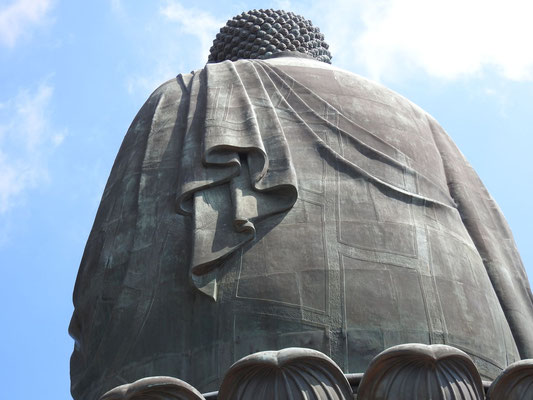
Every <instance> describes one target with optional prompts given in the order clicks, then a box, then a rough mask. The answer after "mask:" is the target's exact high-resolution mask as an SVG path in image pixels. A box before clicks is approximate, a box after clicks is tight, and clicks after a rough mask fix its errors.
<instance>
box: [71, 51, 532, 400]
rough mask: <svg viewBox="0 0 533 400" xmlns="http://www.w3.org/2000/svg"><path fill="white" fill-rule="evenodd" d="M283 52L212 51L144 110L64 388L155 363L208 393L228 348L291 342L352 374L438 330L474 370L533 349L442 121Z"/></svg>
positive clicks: (98, 224)
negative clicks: (247, 56) (240, 54)
mask: <svg viewBox="0 0 533 400" xmlns="http://www.w3.org/2000/svg"><path fill="white" fill-rule="evenodd" d="M298 54H299V53H298ZM284 55H285V56H283V57H276V58H270V59H265V60H240V61H236V62H232V61H224V62H220V63H211V64H207V65H206V67H205V68H204V69H202V70H199V71H196V72H194V73H192V74H186V75H179V76H178V77H177V78H176V79H172V80H170V81H168V82H166V83H165V84H163V85H162V86H161V87H159V88H158V89H157V90H156V91H155V92H154V93H153V94H152V95H151V96H150V98H149V99H148V101H147V102H146V103H145V105H144V106H143V107H142V109H141V110H140V111H139V113H138V115H137V116H136V118H135V120H134V121H133V123H132V125H131V127H130V129H129V130H128V133H127V134H126V137H125V139H124V142H123V144H122V147H121V149H120V151H119V153H118V156H117V159H116V161H115V165H114V166H113V170H112V171H111V175H110V177H109V181H108V183H107V186H106V189H105V191H104V194H103V197H102V201H101V204H100V208H99V210H98V213H97V216H96V220H95V223H94V226H93V230H92V232H91V235H90V237H89V240H88V242H87V246H86V249H85V253H84V256H83V259H82V262H81V266H80V271H79V275H78V279H77V282H76V287H75V291H74V304H75V312H74V315H73V319H72V323H71V327H70V332H71V334H72V336H73V337H74V338H75V340H76V346H75V350H74V353H73V356H72V362H71V376H72V393H73V396H74V398H75V399H77V400H89V399H91V400H92V399H94V398H97V397H98V396H100V395H101V394H103V393H104V392H106V391H107V390H109V389H111V388H113V387H115V386H118V385H120V384H123V383H125V382H133V381H135V380H137V379H139V378H142V377H146V376H155V375H168V376H175V377H178V378H180V379H182V380H184V381H187V382H189V383H191V384H192V385H194V386H195V387H196V388H198V389H199V390H202V391H209V390H218V386H219V385H220V383H221V380H222V377H223V375H224V373H225V371H227V369H228V368H229V366H230V365H231V364H232V363H233V362H235V361H236V360H238V359H240V358H242V357H243V356H246V355H248V354H251V353H254V352H257V351H263V350H277V349H281V348H285V347H292V346H294V347H308V348H313V349H317V350H319V351H321V352H323V353H325V354H326V355H328V356H329V357H331V358H332V359H333V360H334V361H335V362H336V363H337V364H338V365H339V366H340V367H341V368H342V369H343V370H344V371H345V372H363V371H364V370H365V369H366V368H367V366H368V364H369V362H370V361H371V360H372V358H373V357H374V356H375V355H377V354H378V353H380V352H381V351H382V350H384V349H386V348H389V347H391V346H393V345H397V344H403V343H408V342H416V343H426V344H435V343H436V344H448V345H452V346H455V347H457V348H460V349H462V350H463V351H465V352H466V353H468V354H469V355H470V356H471V357H472V359H473V360H474V363H475V364H476V367H477V368H478V370H479V372H480V374H481V376H482V377H484V378H485V379H487V378H489V379H493V378H495V377H496V376H497V375H498V374H499V373H500V371H501V370H502V369H504V368H505V367H506V366H507V365H508V364H509V363H511V362H514V361H517V360H519V359H520V358H521V357H522V358H525V357H533V307H532V301H531V291H530V288H529V285H528V281H527V278H526V275H525V271H524V268H523V266H522V263H521V260H520V256H519V254H518V252H517V249H516V246H515V244H514V241H513V238H512V234H511V232H510V230H509V228H508V226H507V223H506V222H505V219H504V217H503V215H502V214H501V212H500V210H499V208H498V206H497V205H496V203H495V202H494V200H493V199H492V198H491V196H490V195H489V194H488V192H487V190H486V189H485V187H484V186H483V184H482V183H481V181H480V180H479V178H478V176H477V175H476V173H475V172H474V170H473V169H472V168H471V167H470V165H469V164H468V162H467V161H466V160H465V159H464V157H463V155H462V154H461V153H460V151H459V150H458V149H457V148H456V146H455V145H454V144H453V142H452V141H451V139H450V138H449V136H448V135H447V134H446V133H445V132H444V130H443V129H442V128H441V127H440V125H439V124H438V123H437V122H436V121H435V120H434V119H433V118H432V117H431V116H429V115H428V114H427V113H425V112H424V111H423V110H421V109H420V108H419V107H417V106H416V105H414V104H412V103H411V102H409V101H408V100H406V99H405V98H403V97H402V96H400V95H398V94H396V93H394V92H392V91H390V90H388V89H386V88H384V87H382V86H380V85H378V84H376V83H373V82H370V81H368V80H366V79H364V78H361V77H359V76H357V75H355V74H352V73H350V72H347V71H344V70H341V69H338V68H335V67H333V66H330V65H328V64H326V63H323V62H319V61H316V60H314V59H312V58H310V57H309V58H306V57H305V56H300V57H292V56H291V53H284Z"/></svg>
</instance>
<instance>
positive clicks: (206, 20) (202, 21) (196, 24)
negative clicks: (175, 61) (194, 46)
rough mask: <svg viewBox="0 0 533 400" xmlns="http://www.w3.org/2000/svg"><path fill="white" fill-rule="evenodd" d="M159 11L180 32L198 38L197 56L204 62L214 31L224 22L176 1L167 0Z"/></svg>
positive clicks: (214, 34)
mask: <svg viewBox="0 0 533 400" xmlns="http://www.w3.org/2000/svg"><path fill="white" fill-rule="evenodd" d="M160 11H161V14H162V15H164V16H165V17H166V18H167V19H168V20H170V21H174V22H177V23H178V24H179V29H180V32H181V33H184V34H187V35H192V36H194V37H196V38H197V39H198V40H199V42H200V45H199V46H198V54H197V57H198V59H199V61H200V62H201V63H205V61H206V51H209V48H210V47H211V44H212V43H213V39H214V38H215V36H216V33H217V32H218V30H219V29H220V27H221V26H223V25H224V22H223V21H220V20H218V19H217V18H215V17H214V16H213V15H211V14H209V13H208V12H206V11H203V10H199V9H197V8H194V7H189V8H188V7H184V6H183V5H182V4H181V3H179V2H177V1H170V0H169V1H167V2H166V3H165V5H164V6H163V7H161V10H160Z"/></svg>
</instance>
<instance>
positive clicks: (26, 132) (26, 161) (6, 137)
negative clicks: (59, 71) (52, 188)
mask: <svg viewBox="0 0 533 400" xmlns="http://www.w3.org/2000/svg"><path fill="white" fill-rule="evenodd" d="M52 95H53V88H52V87H51V86H50V85H48V84H41V85H40V86H39V87H38V88H37V89H36V90H35V91H33V92H32V91H29V90H22V91H20V92H19V94H18V95H17V96H16V97H14V98H13V99H11V100H8V101H7V102H5V103H2V106H1V107H0V214H2V213H5V212H6V211H8V210H9V209H10V208H11V207H13V205H14V203H15V201H16V200H18V199H20V197H21V195H22V194H23V193H24V192H25V191H26V190H28V189H31V188H33V187H36V186H37V185H38V184H39V183H40V182H43V181H46V180H47V179H48V173H47V166H46V164H47V159H48V157H49V156H50V153H51V151H52V150H53V149H54V148H55V147H57V146H59V145H60V144H61V142H62V141H63V139H64V136H65V132H64V131H57V130H54V129H53V128H52V127H51V126H50V122H49V118H48V115H49V106H50V101H51V98H52Z"/></svg>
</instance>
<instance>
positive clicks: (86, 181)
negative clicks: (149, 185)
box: [0, 0, 533, 400]
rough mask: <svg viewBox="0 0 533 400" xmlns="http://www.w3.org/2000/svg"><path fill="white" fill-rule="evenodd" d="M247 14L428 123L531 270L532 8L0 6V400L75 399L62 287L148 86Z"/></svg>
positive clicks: (188, 66)
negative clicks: (384, 90) (300, 27)
mask: <svg viewBox="0 0 533 400" xmlns="http://www.w3.org/2000/svg"><path fill="white" fill-rule="evenodd" d="M254 8H257V9H259V8H274V9H285V10H290V11H293V12H295V13H297V14H301V15H304V16H305V17H306V18H308V19H311V20H312V21H313V23H314V25H317V26H319V27H320V29H321V31H322V32H323V33H324V34H325V37H326V41H328V42H329V43H330V45H331V47H330V50H331V52H332V54H333V61H332V62H333V64H334V65H335V66H337V67H340V68H344V69H347V70H349V71H352V72H355V73H357V74H360V75H363V76H365V77H368V78H370V79H373V80H376V81H379V82H381V83H382V84H384V85H386V86H388V87H390V88H392V89H393V90H395V91H397V92H399V93H400V94H402V95H403V96H405V97H407V98H409V99H410V100H412V101H413V102H414V103H416V104H418V105H419V106H421V107H422V108H423V109H425V110H426V111H428V112H429V113H430V114H432V115H433V116H434V117H435V118H436V119H437V120H438V121H439V122H440V123H441V125H442V126H443V127H444V128H445V129H446V131H447V132H448V133H449V134H450V135H451V136H452V138H453V139H454V140H455V142H456V143H457V145H458V146H459V148H460V149H461V151H462V152H463V153H464V154H465V156H466V157H467V159H468V160H469V161H470V163H471V164H472V165H473V167H474V168H475V170H476V171H477V172H478V174H479V175H480V176H481V178H482V180H483V182H484V183H485V185H486V186H487V187H488V189H489V191H490V193H491V194H492V196H493V197H494V198H495V199H496V201H497V202H498V204H499V205H500V207H501V209H502V211H503V213H504V215H505V216H506V218H507V220H508V222H509V224H510V226H511V229H512V231H513V233H514V236H515V239H516V242H517V245H518V248H519V250H520V252H521V255H522V259H523V261H524V264H525V266H526V269H527V271H528V274H529V276H530V277H533V246H532V245H533V243H532V236H533V235H532V234H531V232H530V229H531V227H532V226H533V207H531V206H530V203H531V200H530V199H531V198H533V188H532V185H531V183H532V177H533V166H532V163H531V159H532V158H533V157H532V156H531V152H532V149H533V128H532V126H533V106H532V104H533V101H532V100H533V52H532V51H531V38H532V37H533V24H531V23H530V19H531V15H533V2H531V1H530V0H506V1H505V2H504V1H500V0H446V1H435V0H328V1H264V2H256V1H235V2H223V1H217V2H215V1H202V0H197V1H195V2H186V1H175V0H152V1H140V0H93V1H76V0H71V1H60V0H0V271H1V276H2V278H1V279H0V304H1V305H2V312H1V320H2V322H3V326H4V328H3V329H1V331H0V359H1V360H2V367H0V368H1V369H0V370H1V375H2V377H3V379H4V382H5V384H4V385H3V388H2V392H3V394H2V395H0V397H3V398H9V399H11V400H18V399H28V398H39V399H41V400H48V399H50V400H51V399H54V400H59V399H69V398H70V394H69V372H68V363H69V357H70V353H71V351H72V346H73V342H72V340H71V339H70V338H69V336H68V334H67V327H68V323H69V319H70V315H71V313H72V302H71V293H72V289H73V286H74V280H75V277H76V273H77V269H78V266H79V263H80V259H81V256H82V253H83V249H84V246H85V242H86V240H87V237H88V235H89V232H90V229H91V226H92V223H93V220H94V217H95V214H96V210H97V207H98V204H99V200H100V197H101V195H102V191H103V188H104V186H105V183H106V180H107V177H108V174H109V172H110V169H111V166H112V163H113V161H114V158H115V156H116V154H117V151H118V149H119V146H120V143H121V141H122V139H123V137H124V134H125V132H126V130H127V128H128V126H129V124H130V123H131V121H132V119H133V117H134V116H135V114H136V112H137V111H138V110H139V108H140V107H141V105H142V104H143V102H144V101H145V100H146V98H147V97H148V96H149V94H150V93H151V92H152V91H153V90H154V89H155V88H156V87H157V86H158V85H160V84H161V83H163V82H164V81H166V80H168V79H171V78H173V77H174V76H176V75H177V74H178V73H180V72H184V73H185V72H189V71H191V70H194V69H198V68H201V67H202V66H203V65H204V64H205V62H206V60H207V55H208V51H209V47H210V45H211V42H212V40H213V38H214V37H215V35H216V33H217V32H218V29H219V28H220V27H221V26H223V24H224V23H225V21H226V20H227V19H228V18H231V17H232V16H234V15H236V14H239V13H241V12H242V11H246V10H249V9H254ZM4 396H5V397H4Z"/></svg>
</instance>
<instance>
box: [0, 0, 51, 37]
mask: <svg viewBox="0 0 533 400" xmlns="http://www.w3.org/2000/svg"><path fill="white" fill-rule="evenodd" d="M51 7H52V0H16V1H13V2H11V4H8V5H7V6H4V7H2V8H0V43H2V44H3V45H5V46H8V47H13V46H15V44H16V42H17V40H18V39H19V38H20V37H21V36H23V35H26V34H27V33H28V32H29V30H30V29H31V28H32V27H34V26H35V25H39V24H41V23H43V21H44V20H45V18H46V16H47V13H48V11H49V10H50V9H51Z"/></svg>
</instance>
